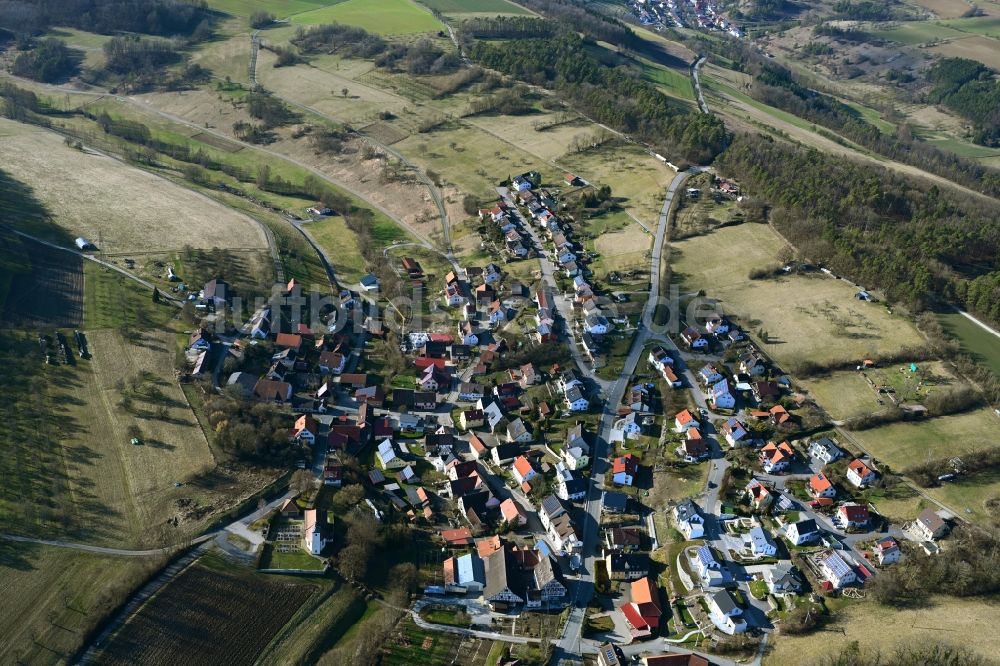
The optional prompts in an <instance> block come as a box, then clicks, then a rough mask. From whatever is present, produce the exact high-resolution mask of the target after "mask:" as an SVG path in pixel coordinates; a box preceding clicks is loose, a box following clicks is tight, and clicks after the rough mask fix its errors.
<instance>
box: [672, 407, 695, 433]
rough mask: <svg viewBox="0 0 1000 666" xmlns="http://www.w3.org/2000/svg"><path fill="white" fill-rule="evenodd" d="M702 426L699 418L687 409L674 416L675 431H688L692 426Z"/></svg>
mask: <svg viewBox="0 0 1000 666" xmlns="http://www.w3.org/2000/svg"><path fill="white" fill-rule="evenodd" d="M700 427H701V426H699V425H698V419H696V418H695V417H694V414H692V413H691V412H690V411H689V410H687V409H685V410H684V411H683V412H678V414H677V416H675V417H674V432H686V431H688V430H689V429H691V428H700Z"/></svg>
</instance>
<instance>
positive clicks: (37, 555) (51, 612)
mask: <svg viewBox="0 0 1000 666" xmlns="http://www.w3.org/2000/svg"><path fill="white" fill-rule="evenodd" d="M160 563H161V560H160V558H158V557H152V558H144V557H111V556H103V555H94V554H91V553H85V552H80V551H75V550H69V549H66V548H53V547H49V546H36V545H33V544H21V543H18V544H14V543H12V542H5V541H0V595H2V597H3V600H4V602H3V604H4V612H3V613H0V636H2V637H3V640H0V663H4V664H14V663H21V664H32V665H33V666H43V665H44V666H48V665H49V664H53V665H54V664H60V663H63V664H64V663H67V662H68V660H69V656H70V655H71V654H72V653H73V652H74V651H75V650H76V649H77V648H79V647H80V645H81V643H82V642H83V640H84V638H85V637H86V636H87V634H88V633H89V632H90V631H91V630H92V629H93V628H94V627H95V626H96V625H97V623H98V622H99V621H100V620H101V619H103V617H104V616H105V615H106V614H107V613H109V612H110V611H111V610H112V609H113V608H114V606H116V605H117V604H119V603H120V602H121V601H122V600H123V599H124V598H125V595H126V594H128V592H129V591H131V589H132V587H133V586H135V585H137V584H138V583H139V582H140V581H141V579H142V577H143V576H145V575H147V574H148V573H149V572H150V571H151V567H155V566H157V565H159V564H160Z"/></svg>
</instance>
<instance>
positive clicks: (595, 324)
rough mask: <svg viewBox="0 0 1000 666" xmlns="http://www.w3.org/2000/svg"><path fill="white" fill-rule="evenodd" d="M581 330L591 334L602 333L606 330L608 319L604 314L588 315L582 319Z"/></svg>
mask: <svg viewBox="0 0 1000 666" xmlns="http://www.w3.org/2000/svg"><path fill="white" fill-rule="evenodd" d="M583 330H585V331H586V332H587V333H590V334H591V335H604V334H606V333H607V332H608V319H607V317H605V316H604V315H596V314H592V315H588V316H587V317H586V319H584V323H583Z"/></svg>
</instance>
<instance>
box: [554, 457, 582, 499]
mask: <svg viewBox="0 0 1000 666" xmlns="http://www.w3.org/2000/svg"><path fill="white" fill-rule="evenodd" d="M556 482H557V484H558V485H557V486H556V495H558V496H559V499H562V500H567V501H572V502H575V501H577V500H582V499H583V498H584V497H586V496H587V488H588V484H587V479H586V478H585V477H584V476H583V474H581V473H579V472H573V471H571V470H570V469H569V468H568V467H566V465H565V464H563V463H561V462H559V463H556Z"/></svg>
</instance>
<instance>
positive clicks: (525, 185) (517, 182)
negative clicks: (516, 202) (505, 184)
mask: <svg viewBox="0 0 1000 666" xmlns="http://www.w3.org/2000/svg"><path fill="white" fill-rule="evenodd" d="M510 187H511V189H512V190H514V191H515V192H524V191H525V190H530V189H531V181H530V180H528V179H527V178H525V177H524V176H514V178H513V179H511V181H510Z"/></svg>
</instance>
